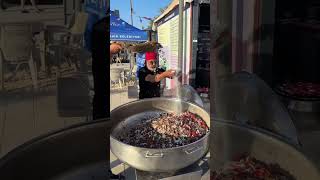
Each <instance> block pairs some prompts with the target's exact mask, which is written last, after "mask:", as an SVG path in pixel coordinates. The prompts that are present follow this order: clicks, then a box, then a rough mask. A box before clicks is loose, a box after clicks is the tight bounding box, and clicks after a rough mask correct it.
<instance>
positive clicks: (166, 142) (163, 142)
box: [120, 112, 209, 149]
mask: <svg viewBox="0 0 320 180" xmlns="http://www.w3.org/2000/svg"><path fill="white" fill-rule="evenodd" d="M208 132H209V127H208V126H207V124H206V122H205V121H204V120H203V119H202V118H201V117H199V116H198V115H196V114H194V113H191V112H184V113H181V114H179V115H176V114H174V113H162V114H160V116H159V117H156V118H153V119H148V120H146V121H142V122H141V123H140V124H137V125H136V126H134V127H133V128H131V129H129V130H128V131H126V132H125V133H123V134H122V135H121V137H120V141H122V142H124V143H126V144H130V145H132V146H137V147H143V148H156V149H160V148H172V147H178V146H183V145H187V144H190V143H192V142H195V141H197V140H199V139H200V138H202V137H203V136H205V135H206V134H207V133H208Z"/></svg>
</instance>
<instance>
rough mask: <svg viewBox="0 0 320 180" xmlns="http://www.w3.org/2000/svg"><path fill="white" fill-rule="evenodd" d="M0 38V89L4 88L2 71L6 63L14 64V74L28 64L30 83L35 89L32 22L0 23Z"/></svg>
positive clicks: (36, 84)
mask: <svg viewBox="0 0 320 180" xmlns="http://www.w3.org/2000/svg"><path fill="white" fill-rule="evenodd" d="M0 40H1V41H0V67H1V68H0V69H1V72H0V80H1V88H2V90H5V87H4V84H5V78H4V75H5V72H4V71H5V67H6V65H15V66H16V68H15V71H14V75H15V74H16V73H17V71H18V70H19V68H20V67H21V65H23V64H27V65H28V67H29V70H30V74H31V79H32V84H33V86H34V88H36V89H37V88H38V82H37V68H36V65H35V62H34V59H33V57H32V50H33V47H34V42H33V33H32V24H3V25H1V32H0Z"/></svg>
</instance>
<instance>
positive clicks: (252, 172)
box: [210, 156, 295, 180]
mask: <svg viewBox="0 0 320 180" xmlns="http://www.w3.org/2000/svg"><path fill="white" fill-rule="evenodd" d="M210 179H211V180H295V178H294V177H293V176H292V175H291V174H290V173H289V172H287V171H285V170H283V169H281V168H280V166H279V165H277V164H266V163H264V162H262V161H259V160H256V159H254V158H252V157H250V156H245V157H243V158H240V160H237V161H233V162H230V163H229V164H227V165H226V166H225V167H224V168H223V169H222V170H220V171H219V172H217V171H216V172H213V174H212V176H211V178H210Z"/></svg>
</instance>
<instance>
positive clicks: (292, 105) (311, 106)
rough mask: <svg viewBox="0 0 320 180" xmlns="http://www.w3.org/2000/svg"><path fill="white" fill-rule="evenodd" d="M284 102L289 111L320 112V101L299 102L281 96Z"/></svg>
mask: <svg viewBox="0 0 320 180" xmlns="http://www.w3.org/2000/svg"><path fill="white" fill-rule="evenodd" d="M281 99H282V101H283V102H284V104H285V105H286V106H287V108H288V109H290V110H293V111H297V112H320V99H319V100H313V101H308V100H298V99H291V98H288V97H283V96H281Z"/></svg>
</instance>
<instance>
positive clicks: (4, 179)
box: [0, 120, 113, 180]
mask: <svg viewBox="0 0 320 180" xmlns="http://www.w3.org/2000/svg"><path fill="white" fill-rule="evenodd" d="M112 123H113V122H112V121H110V120H101V121H100V120H99V121H95V122H90V123H82V124H79V125H75V126H72V127H68V128H65V129H62V130H58V131H55V132H52V133H50V134H47V135H44V136H41V137H38V138H36V139H33V140H31V141H30V142H27V143H25V144H23V145H21V146H19V147H17V148H16V149H14V150H13V151H11V152H9V153H8V154H7V155H6V156H4V157H3V158H2V159H0V179H1V180H38V179H39V180H40V179H41V180H49V179H50V180H62V179H63V180H105V179H108V177H109V176H108V167H109V162H108V159H109V147H108V146H109V143H110V141H108V139H107V133H108V131H109V132H110V129H111V127H112Z"/></svg>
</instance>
